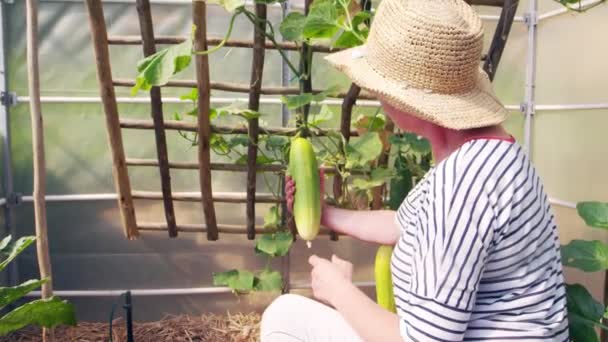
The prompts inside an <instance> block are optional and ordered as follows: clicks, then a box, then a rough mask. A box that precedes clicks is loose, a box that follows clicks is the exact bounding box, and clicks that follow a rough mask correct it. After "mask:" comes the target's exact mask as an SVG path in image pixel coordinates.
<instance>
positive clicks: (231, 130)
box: [120, 119, 359, 136]
mask: <svg viewBox="0 0 608 342" xmlns="http://www.w3.org/2000/svg"><path fill="white" fill-rule="evenodd" d="M120 127H122V128H129V129H154V122H152V121H151V120H148V119H120ZM164 127H165V129H170V130H177V131H184V132H197V130H198V126H197V125H196V124H195V123H193V122H186V121H176V120H165V121H164ZM211 132H213V133H221V134H247V133H248V130H247V127H245V126H220V125H211ZM328 132H330V130H325V132H319V136H323V135H326V134H327V133H328ZM333 132H335V131H333ZM260 134H273V135H284V136H293V135H295V134H296V129H295V128H290V127H269V128H260ZM350 135H351V136H357V135H359V134H358V133H357V131H350Z"/></svg>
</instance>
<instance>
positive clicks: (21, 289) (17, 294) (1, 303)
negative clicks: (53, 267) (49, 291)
mask: <svg viewBox="0 0 608 342" xmlns="http://www.w3.org/2000/svg"><path fill="white" fill-rule="evenodd" d="M47 281H48V279H42V280H28V281H26V282H25V283H22V284H21V285H18V286H13V287H0V309H2V308H4V307H5V306H7V305H8V304H10V303H12V302H14V301H16V300H17V299H19V298H21V297H23V296H25V295H26V294H28V293H30V292H32V291H33V290H35V289H37V288H39V287H40V286H42V284H44V283H46V282H47Z"/></svg>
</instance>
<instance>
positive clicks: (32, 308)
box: [0, 235, 76, 336]
mask: <svg viewBox="0 0 608 342" xmlns="http://www.w3.org/2000/svg"><path fill="white" fill-rule="evenodd" d="M11 240H12V238H11V236H10V235H9V236H7V237H5V238H4V239H2V241H0V255H1V258H0V260H1V261H0V271H2V270H4V269H5V268H6V266H8V264H9V263H10V262H11V261H13V260H14V259H15V258H16V257H17V256H18V255H19V254H21V252H23V251H24V250H25V249H26V248H27V247H28V246H30V245H31V244H32V243H33V242H34V241H36V237H34V236H24V237H21V238H19V239H18V240H17V241H15V242H13V243H11ZM47 281H49V279H48V278H45V279H40V280H37V279H32V280H28V281H26V282H24V283H22V284H20V285H17V286H13V287H0V309H3V310H4V309H6V308H7V307H8V306H9V305H11V304H13V305H14V303H15V301H17V300H19V299H21V298H23V297H24V296H25V295H26V294H28V293H30V292H31V291H33V290H35V289H37V288H39V287H40V286H42V284H44V283H46V282H47ZM59 324H66V325H76V315H75V310H74V306H73V305H72V304H70V303H68V302H67V301H64V300H61V299H59V298H58V297H51V298H47V299H36V300H33V301H31V302H28V303H25V304H23V305H20V306H17V307H16V308H14V309H12V310H11V311H8V312H7V313H6V314H4V316H2V317H0V336H5V335H8V334H9V333H11V332H13V331H16V330H19V329H21V328H23V327H26V326H28V325H36V326H39V327H45V328H53V327H55V326H57V325H59Z"/></svg>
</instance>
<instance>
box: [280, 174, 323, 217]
mask: <svg viewBox="0 0 608 342" xmlns="http://www.w3.org/2000/svg"><path fill="white" fill-rule="evenodd" d="M324 176H325V173H324V172H323V169H319V192H320V193H321V215H323V207H324V206H325V201H324V199H323V194H324V193H325V177H324ZM295 193H296V182H295V181H294V180H293V178H291V177H290V176H285V198H286V200H287V210H288V211H289V212H290V213H291V214H293V196H294V195H295Z"/></svg>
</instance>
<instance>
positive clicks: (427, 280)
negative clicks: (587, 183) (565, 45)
mask: <svg viewBox="0 0 608 342" xmlns="http://www.w3.org/2000/svg"><path fill="white" fill-rule="evenodd" d="M396 220H397V222H398V224H399V227H400V229H401V236H400V238H399V241H398V243H397V244H396V246H395V249H394V252H393V257H392V261H391V268H392V274H393V285H394V293H395V301H396V304H397V311H398V314H399V317H400V330H401V335H402V336H403V338H404V339H405V340H406V341H463V340H464V341H566V340H568V320H567V311H566V295H565V288H564V279H563V274H562V265H561V260H560V253H559V241H558V235H557V227H556V224H555V219H554V215H553V211H552V209H551V207H550V205H549V201H548V198H547V195H546V194H545V192H544V189H543V186H542V183H541V181H540V179H539V177H538V175H537V173H536V170H535V168H534V167H533V166H532V164H531V163H530V160H529V158H528V156H527V154H526V153H525V151H523V149H522V147H521V146H520V145H519V144H517V143H515V142H513V141H507V140H501V139H491V138H483V139H475V140H471V141H468V142H466V143H465V144H463V145H462V146H461V147H460V148H458V150H456V151H454V152H453V153H452V154H451V155H450V156H448V157H447V158H446V159H444V160H442V161H441V162H440V163H438V164H437V165H436V166H434V167H433V168H432V169H431V170H430V171H429V172H428V173H427V174H426V175H425V177H424V178H423V179H422V180H421V181H420V182H419V183H418V184H417V185H416V186H415V187H414V189H412V191H411V192H410V194H409V195H408V197H407V198H406V199H405V200H404V202H403V203H402V204H401V206H400V208H399V209H398V211H397V215H396Z"/></svg>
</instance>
